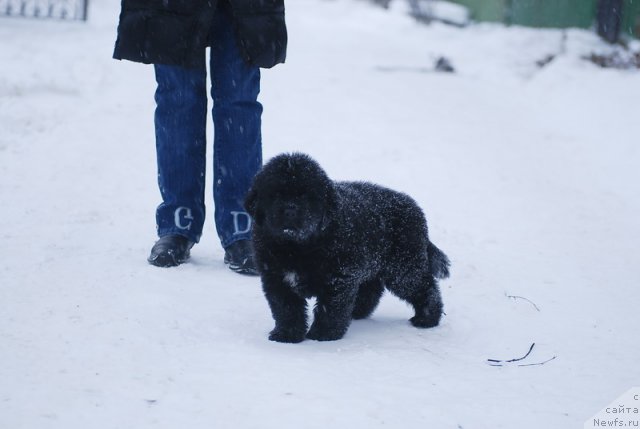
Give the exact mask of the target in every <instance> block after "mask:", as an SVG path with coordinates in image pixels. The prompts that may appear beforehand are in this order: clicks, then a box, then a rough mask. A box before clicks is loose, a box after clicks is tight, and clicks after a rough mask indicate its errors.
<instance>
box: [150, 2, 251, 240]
mask: <svg viewBox="0 0 640 429" xmlns="http://www.w3.org/2000/svg"><path fill="white" fill-rule="evenodd" d="M211 32H212V34H211V41H212V47H211V62H210V70H211V96H212V99H213V109H212V115H213V125H214V139H213V180H214V187H213V199H214V205H215V223H216V230H217V232H218V236H219V237H220V241H221V243H222V246H223V247H227V246H229V245H230V244H232V243H234V242H235V241H238V240H243V239H248V238H250V237H251V218H250V217H249V215H248V214H247V213H246V212H245V210H244V208H243V201H244V197H245V194H246V193H247V191H248V189H249V187H250V185H251V181H252V179H253V176H254V175H255V174H256V173H257V171H258V170H259V168H260V167H261V165H262V138H261V133H260V129H261V116H262V105H261V104H260V103H259V102H258V101H257V98H258V93H259V92H260V69H259V68H258V67H253V66H250V65H248V64H247V63H245V61H244V60H243V59H242V57H241V54H240V51H239V49H238V46H237V44H236V39H235V35H234V34H233V29H232V24H231V18H230V17H229V15H228V12H227V11H226V10H224V9H221V8H220V7H218V10H217V11H216V15H215V18H214V22H213V25H212V30H211ZM205 63H206V61H205V52H203V53H202V64H201V66H200V67H197V68H184V67H179V66H167V65H155V73H156V81H157V83H158V88H157V90H156V94H155V99H156V103H157V107H156V111H155V130H156V150H157V158H158V184H159V187H160V193H161V195H162V204H160V205H159V206H158V209H157V211H156V222H157V228H158V235H159V236H160V237H162V236H165V235H169V234H179V235H183V236H185V237H187V238H188V239H190V240H191V241H193V242H198V241H199V240H200V236H201V234H202V228H203V224H204V219H205V203H204V190H205V165H206V142H207V139H206V121H207V92H206V91H207V88H206V77H207V70H206V64H205Z"/></svg>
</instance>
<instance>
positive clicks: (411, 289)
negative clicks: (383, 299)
mask: <svg viewBox="0 0 640 429" xmlns="http://www.w3.org/2000/svg"><path fill="white" fill-rule="evenodd" d="M397 280H398V279H396V281H397ZM387 288H388V289H389V290H390V291H391V293H393V294H394V295H396V296H397V297H398V298H400V299H403V300H405V301H407V302H408V303H410V304H411V305H412V306H413V309H414V311H415V316H413V317H412V318H411V319H409V321H410V322H411V324H412V325H413V326H415V327H416V328H432V327H434V326H438V323H440V317H441V316H442V297H441V296H440V290H439V289H438V283H437V282H436V280H435V278H434V277H433V275H431V273H430V272H428V271H427V270H424V271H422V270H416V271H414V272H410V273H408V274H406V275H405V276H404V277H403V278H402V279H400V281H399V282H397V283H393V281H390V282H389V283H388V285H387Z"/></svg>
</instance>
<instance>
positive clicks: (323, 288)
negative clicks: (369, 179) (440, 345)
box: [245, 153, 449, 343]
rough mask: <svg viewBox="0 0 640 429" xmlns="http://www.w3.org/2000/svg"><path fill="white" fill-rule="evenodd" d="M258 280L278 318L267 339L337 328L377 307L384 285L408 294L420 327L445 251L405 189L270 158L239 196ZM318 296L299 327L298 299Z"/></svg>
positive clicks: (430, 313)
mask: <svg viewBox="0 0 640 429" xmlns="http://www.w3.org/2000/svg"><path fill="white" fill-rule="evenodd" d="M245 207H246V209H247V211H248V212H249V214H250V215H251V216H252V217H253V220H254V223H253V243H254V247H255V253H256V261H257V264H258V271H259V272H260V275H261V278H262V287H263V289H264V293H265V296H266V298H267V301H268V302H269V306H270V307H271V313H272V315H273V318H274V319H275V322H276V326H275V328H274V329H273V331H271V333H270V335H269V339H270V340H273V341H280V342H290V343H296V342H300V341H302V340H303V339H304V338H305V334H306V337H307V338H310V339H313V340H320V341H328V340H337V339H340V338H342V337H343V336H344V334H345V332H346V331H347V329H348V328H349V325H350V323H351V320H352V319H363V318H366V317H368V316H369V315H371V313H372V312H373V310H375V308H376V306H377V305H378V302H379V301H380V297H381V296H382V293H383V291H384V288H385V287H386V288H387V289H389V291H391V293H393V294H394V295H396V296H398V297H399V298H401V299H403V300H405V301H407V302H409V303H410V304H411V305H412V306H413V308H414V310H415V316H414V317H412V318H411V323H412V324H413V325H414V326H416V327H419V328H429V327H432V326H436V325H437V324H438V323H439V321H440V316H441V313H442V300H441V297H440V291H439V289H438V284H437V282H436V279H438V278H446V277H448V276H449V260H448V258H447V256H446V255H445V254H444V253H442V251H440V250H439V249H438V248H437V247H436V246H435V245H433V243H431V242H430V241H429V237H428V233H427V222H426V220H425V217H424V215H423V213H422V210H420V207H418V205H417V204H416V203H415V201H414V200H413V199H411V198H410V197H409V196H407V195H405V194H402V193H399V192H395V191H392V190H390V189H386V188H383V187H380V186H377V185H373V184H370V183H360V182H333V181H331V180H330V179H329V178H328V177H327V175H326V173H325V172H324V170H322V168H320V166H319V165H318V164H317V163H316V162H315V161H314V160H312V159H311V158H310V157H308V156H307V155H304V154H299V153H296V154H291V155H289V154H283V155H280V156H277V157H275V158H273V159H272V160H271V161H269V162H268V163H267V164H266V165H265V166H264V167H263V168H262V170H261V171H260V172H259V173H258V175H257V176H256V177H255V179H254V183H253V186H252V188H251V189H250V190H249V193H248V195H247V198H246V201H245ZM310 297H317V303H316V306H315V309H314V321H313V324H312V325H311V328H310V329H309V332H307V312H306V308H307V304H306V299H307V298H310Z"/></svg>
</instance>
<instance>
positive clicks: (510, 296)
mask: <svg viewBox="0 0 640 429" xmlns="http://www.w3.org/2000/svg"><path fill="white" fill-rule="evenodd" d="M505 296H506V297H507V298H511V299H524V300H525V301H527V302H528V303H529V304H531V305H533V308H535V309H536V310H538V311H540V309H539V308H538V306H537V305H536V303H535V302H533V301H531V300H530V299H529V298H525V297H524V296H518V295H507V294H506V293H505Z"/></svg>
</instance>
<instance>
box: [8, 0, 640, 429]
mask: <svg viewBox="0 0 640 429" xmlns="http://www.w3.org/2000/svg"><path fill="white" fill-rule="evenodd" d="M118 3H119V2H114V1H107V0H94V1H93V2H92V4H91V9H90V11H89V13H90V21H89V22H88V23H86V24H83V23H73V22H71V23H65V22H53V21H48V22H42V21H36V20H19V19H8V18H4V19H1V25H0V64H1V66H0V177H1V178H2V180H1V181H0V200H1V201H2V202H3V205H2V215H1V218H0V219H1V220H2V222H1V226H0V242H1V243H2V244H1V246H0V427H1V428H7V429H26V428H28V429H34V428H64V429H70V428H87V427H90V428H94V429H103V428H104V429H107V428H108V429H111V428H137V429H145V428H176V427H186V428H191V429H198V428H211V427H219V428H227V427H234V428H261V429H262V428H279V429H282V428H291V427H305V428H310V429H313V428H321V427H322V428H325V427H327V426H333V427H338V428H342V427H350V428H368V429H369V428H378V427H391V428H400V427H425V428H426V427H429V428H437V429H440V428H443V429H445V428H453V429H458V428H463V429H478V428H480V429H482V428H492V429H495V428H514V427H517V428H521V429H529V428H531V429H534V428H536V429H537V428H552V429H555V428H557V429H561V428H574V427H582V425H583V423H584V422H585V421H586V420H587V419H588V418H590V417H591V416H593V415H595V414H596V413H597V412H598V411H599V410H600V409H601V408H602V407H605V406H606V405H607V404H609V403H610V402H611V400H613V399H614V398H617V397H618V396H619V395H621V394H622V393H623V392H625V391H628V390H629V389H630V388H631V387H633V386H634V385H635V386H637V385H638V381H639V379H640V371H639V370H638V366H637V363H638V356H639V352H640V346H639V345H638V326H640V311H638V309H639V303H640V300H639V297H640V294H639V293H638V284H637V280H636V279H637V278H638V276H639V274H640V268H639V267H640V264H639V262H640V261H639V260H638V255H639V254H640V253H639V250H640V249H639V248H638V247H639V245H638V243H640V228H639V226H638V219H639V218H640V200H639V199H638V195H639V192H638V191H639V183H640V180H639V173H638V165H639V163H640V153H639V151H640V149H639V146H638V131H637V130H638V128H637V120H638V113H637V112H638V107H637V103H638V100H639V99H640V74H638V73H637V71H636V72H633V71H624V70H610V69H601V68H599V67H597V66H595V65H593V64H591V63H589V62H587V61H584V60H583V59H582V56H585V55H589V54H591V53H592V52H598V53H603V52H608V51H609V50H611V49H613V48H609V47H607V46H605V45H604V44H603V43H601V42H600V41H599V40H598V39H597V38H596V37H595V36H594V35H593V34H591V33H590V32H587V31H583V30H567V31H560V30H534V29H525V28H519V27H511V28H506V27H503V26H500V25H494V24H491V25H489V24H482V25H473V26H470V27H467V28H465V29H458V28H454V27H447V26H444V25H442V24H434V25H432V26H428V27H427V26H423V25H420V24H418V23H416V22H415V21H414V20H413V19H411V18H410V17H408V16H407V15H406V9H405V7H401V6H400V4H398V3H397V2H395V3H394V4H396V5H395V6H394V7H392V9H391V10H389V11H385V10H382V9H377V8H373V7H371V6H370V5H369V4H368V3H366V2H363V1H357V0H339V1H337V0H336V1H327V0H296V1H290V2H288V4H287V8H288V9H287V11H288V15H287V18H288V25H289V32H290V50H289V55H288V60H287V63H286V64H285V65H282V66H278V67H276V68H274V69H273V70H266V71H264V72H263V84H262V93H261V100H262V102H263V104H264V106H265V113H264V117H263V119H264V129H263V135H264V152H265V159H268V158H269V157H271V156H273V155H275V154H278V153H280V152H285V151H286V152H291V151H303V152H307V153H309V154H310V155H311V156H313V157H314V158H316V159H317V160H318V161H319V162H320V163H321V165H322V166H323V167H324V168H325V169H326V170H327V172H328V174H329V175H330V176H331V177H332V178H334V179H336V180H369V181H373V182H377V183H380V184H382V185H385V186H388V187H391V188H394V189H397V190H399V191H403V192H406V193H408V194H410V195H411V196H413V197H414V198H415V199H416V200H417V201H418V202H419V204H420V205H421V206H422V207H423V208H424V210H425V212H426V213H427V218H428V220H429V224H430V236H431V238H432V240H433V241H434V243H436V244H437V245H438V246H439V247H440V248H441V249H443V250H444V251H445V252H446V253H447V254H448V255H449V257H450V258H451V260H452V268H451V272H452V277H451V279H450V280H446V281H443V282H441V287H442V293H443V300H444V303H445V311H446V316H445V317H444V318H443V322H442V324H441V326H439V327H437V328H434V329H428V330H417V329H415V328H413V327H412V326H411V325H410V324H409V323H408V322H407V319H408V318H409V317H410V316H411V310H410V309H409V308H408V307H407V306H406V305H405V304H403V303H402V302H400V301H399V300H398V299H396V298H394V297H392V296H390V295H388V294H387V295H385V296H384V297H383V300H382V303H381V305H380V307H379V308H378V310H377V311H376V312H375V313H374V315H373V316H372V318H371V319H370V320H365V321H356V322H354V323H353V325H352V326H351V328H350V330H349V332H348V333H347V335H346V336H345V338H344V339H343V340H340V341H337V342H329V343H319V342H315V341H305V342H303V343H301V344H298V345H286V344H277V343H272V342H269V341H268V340H267V333H268V332H269V330H270V329H271V328H272V323H273V322H272V319H271V316H270V314H269V310H268V306H267V303H266V301H265V299H264V297H263V296H262V292H261V289H260V284H259V280H258V279H257V278H252V277H242V276H239V275H237V274H235V273H232V272H231V271H230V270H228V269H227V268H226V267H225V266H224V264H223V262H222V256H223V253H222V250H221V249H220V248H219V244H218V243H217V238H216V234H215V232H214V228H213V224H212V222H213V221H212V220H209V221H208V225H209V228H208V229H207V231H206V232H205V235H204V236H203V240H202V242H201V243H200V244H198V245H197V246H196V247H195V248H194V249H193V251H192V259H191V261H190V263H188V264H185V265H183V266H180V267H178V268H175V269H166V270H165V269H158V268H155V267H152V266H149V265H148V264H147V263H146V260H145V258H146V256H147V252H148V251H149V248H150V246H151V244H152V243H153V241H154V239H155V231H154V210H155V206H156V204H157V203H158V198H159V195H158V191H157V189H156V181H155V174H156V172H155V152H154V151H155V149H154V137H153V127H152V121H153V108H154V102H153V91H154V78H153V70H152V68H151V67H148V66H143V65H139V64H132V63H127V62H118V61H114V60H112V59H111V58H110V57H111V52H112V48H113V42H114V37H115V25H116V22H117V16H118V12H119V11H118ZM634 46H636V47H637V44H636V45H634ZM549 55H556V57H555V59H554V60H553V61H551V62H550V63H549V64H548V65H546V66H545V67H543V68H540V67H538V66H537V65H536V61H539V60H541V59H544V58H546V57H547V56H549ZM440 56H445V57H447V58H448V59H449V60H450V61H451V63H452V64H453V66H454V67H455V68H456V71H457V72H456V73H455V74H450V73H437V72H434V71H432V69H433V64H434V63H435V61H436V60H437V59H438V58H439V57H440ZM209 177H211V176H210V175H209ZM209 212H210V213H212V210H211V209H210V210H209ZM509 296H519V297H523V298H526V299H523V298H510V297H509ZM527 300H529V301H530V302H529V301H527ZM533 304H535V306H534V305H533ZM536 307H537V308H538V309H539V311H538V309H536ZM532 343H536V346H535V347H534V349H533V351H532V353H531V354H530V355H529V356H528V357H527V359H526V360H524V361H522V362H521V363H539V362H543V361H546V360H547V359H550V358H552V357H553V356H556V359H554V360H552V361H550V362H548V363H546V364H544V365H536V366H528V367H521V366H517V365H516V364H517V363H512V364H509V365H506V366H503V367H492V366H490V365H488V363H487V359H500V360H508V359H512V358H517V357H521V356H523V355H524V354H525V353H526V351H527V350H528V349H529V347H530V345H531V344H532Z"/></svg>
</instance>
